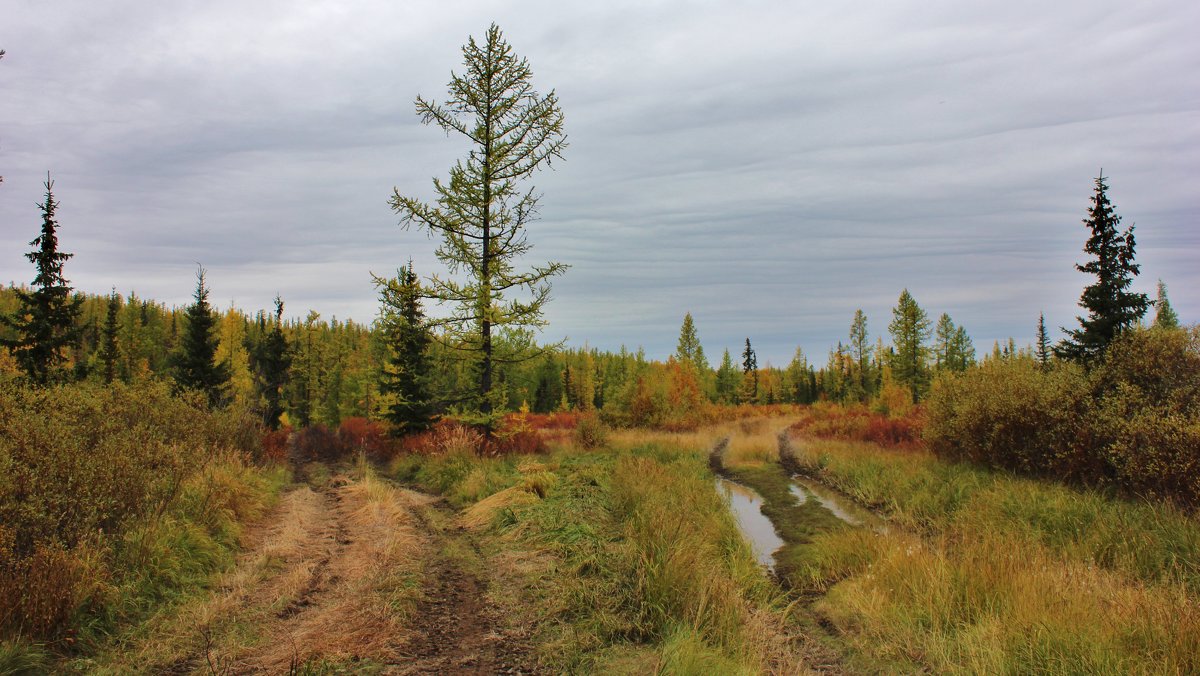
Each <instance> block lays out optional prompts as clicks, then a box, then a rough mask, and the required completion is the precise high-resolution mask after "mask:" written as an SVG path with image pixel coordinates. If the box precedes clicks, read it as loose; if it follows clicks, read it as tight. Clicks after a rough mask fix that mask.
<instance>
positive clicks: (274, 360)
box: [246, 296, 292, 430]
mask: <svg viewBox="0 0 1200 676" xmlns="http://www.w3.org/2000/svg"><path fill="white" fill-rule="evenodd" d="M259 326H260V329H261V330H260V331H259V334H258V339H257V340H255V341H254V342H253V343H251V344H248V345H247V346H246V353H247V356H248V357H249V361H250V371H251V372H252V373H253V374H254V389H255V390H256V391H257V392H258V395H259V397H260V399H261V402H262V419H263V424H264V425H266V426H267V427H268V428H270V429H272V430H277V429H279V419H280V417H281V416H282V415H283V388H284V386H286V385H287V382H288V374H289V372H290V369H291V367H292V351H291V347H290V346H289V345H288V340H287V336H286V335H284V333H283V299H282V298H280V297H279V296H275V321H274V322H272V323H271V324H270V328H268V327H267V323H266V318H265V317H262V316H260V317H259ZM247 342H248V343H250V340H249V336H247Z"/></svg>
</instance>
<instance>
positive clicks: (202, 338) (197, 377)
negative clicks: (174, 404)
mask: <svg viewBox="0 0 1200 676" xmlns="http://www.w3.org/2000/svg"><path fill="white" fill-rule="evenodd" d="M194 298H195V302H193V303H192V304H191V305H189V306H188V307H187V310H186V311H185V313H184V315H185V317H186V321H185V326H184V328H183V333H182V334H181V335H180V339H179V348H178V349H177V350H176V351H175V354H174V355H173V358H172V367H173V368H172V372H173V374H174V377H175V383H176V385H178V386H179V387H180V388H181V389H185V390H197V391H199V392H203V393H204V395H205V396H206V397H207V398H208V403H209V405H210V406H219V405H221V404H222V403H224V401H225V397H226V389H227V387H226V386H227V385H228V383H229V365H228V364H226V363H224V362H222V363H219V364H218V363H217V361H216V354H217V336H216V324H217V316H216V314H215V313H214V312H213V310H212V306H210V305H209V304H208V287H206V286H205V285H204V268H199V269H198V270H197V272H196V295H195V296H194Z"/></svg>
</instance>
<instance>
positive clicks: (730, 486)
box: [717, 477, 783, 569]
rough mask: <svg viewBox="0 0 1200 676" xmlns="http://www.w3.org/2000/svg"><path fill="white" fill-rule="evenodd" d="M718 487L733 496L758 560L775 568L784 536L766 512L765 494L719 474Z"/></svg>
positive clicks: (731, 500)
mask: <svg viewBox="0 0 1200 676" xmlns="http://www.w3.org/2000/svg"><path fill="white" fill-rule="evenodd" d="M717 490H718V491H720V492H721V494H722V495H724V496H726V497H727V498H729V507H730V509H732V510H733V516H734V518H735V519H737V523H738V528H739V529H741V531H742V535H743V536H744V537H745V538H746V539H747V540H748V541H749V542H750V547H751V548H752V549H753V550H754V556H755V557H756V558H757V559H758V562H759V563H761V564H762V565H764V566H766V567H767V568H771V569H774V567H775V560H774V558H773V556H772V555H773V554H774V553H775V550H777V549H779V548H780V547H782V546H783V540H781V539H780V538H779V536H778V535H777V534H776V533H775V527H774V526H772V525H771V520H770V519H768V518H767V517H766V516H764V515H763V513H762V503H763V499H762V496H761V495H759V494H758V493H756V492H754V491H753V490H751V489H750V488H747V487H746V486H743V485H741V484H739V483H734V482H732V481H729V480H727V479H722V478H720V477H717Z"/></svg>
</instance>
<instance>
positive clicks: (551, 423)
mask: <svg viewBox="0 0 1200 676" xmlns="http://www.w3.org/2000/svg"><path fill="white" fill-rule="evenodd" d="M579 415H580V414H579V412H578V411H557V412H555V413H520V412H518V413H509V414H508V415H506V416H504V422H503V423H502V424H501V427H502V428H506V429H507V428H513V427H517V428H520V427H526V428H528V429H531V430H573V429H575V426H576V425H578V424H579Z"/></svg>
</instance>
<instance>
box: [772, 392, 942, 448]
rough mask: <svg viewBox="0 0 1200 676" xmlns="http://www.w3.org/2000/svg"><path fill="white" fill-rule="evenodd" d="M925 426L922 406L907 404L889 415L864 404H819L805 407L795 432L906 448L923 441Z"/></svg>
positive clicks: (820, 437)
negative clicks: (902, 408) (908, 405)
mask: <svg viewBox="0 0 1200 676" xmlns="http://www.w3.org/2000/svg"><path fill="white" fill-rule="evenodd" d="M923 427H924V418H923V413H922V411H921V409H920V408H919V407H908V409H907V410H906V411H905V413H904V414H903V415H898V416H889V415H885V414H882V413H877V412H874V411H871V410H870V409H867V408H866V407H864V406H840V405H837V404H827V403H820V404H814V405H812V406H810V407H808V408H806V409H804V413H803V418H801V420H799V421H797V422H796V423H794V424H793V425H792V427H791V429H792V430H793V431H795V432H796V433H798V434H801V435H808V436H813V437H817V438H819V439H847V440H851V441H866V442H871V443H875V444H879V445H880V446H888V447H892V448H907V447H913V446H916V445H917V444H919V443H920V442H921V431H922V429H923Z"/></svg>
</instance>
